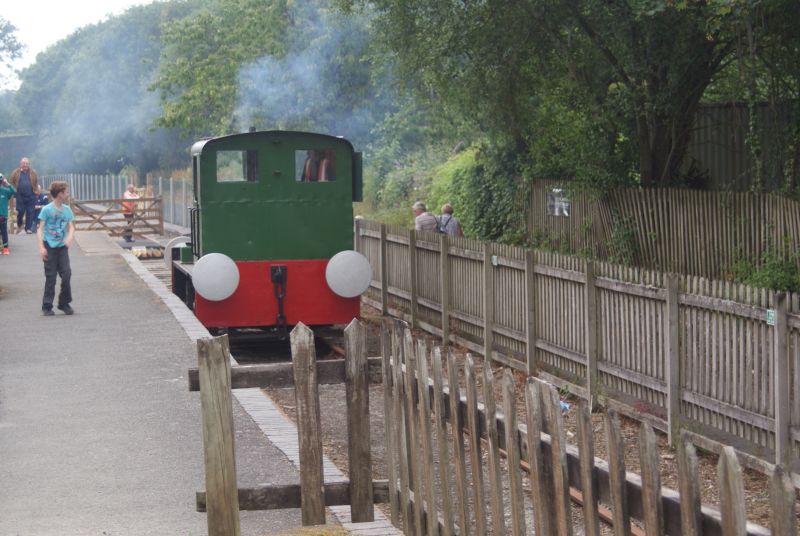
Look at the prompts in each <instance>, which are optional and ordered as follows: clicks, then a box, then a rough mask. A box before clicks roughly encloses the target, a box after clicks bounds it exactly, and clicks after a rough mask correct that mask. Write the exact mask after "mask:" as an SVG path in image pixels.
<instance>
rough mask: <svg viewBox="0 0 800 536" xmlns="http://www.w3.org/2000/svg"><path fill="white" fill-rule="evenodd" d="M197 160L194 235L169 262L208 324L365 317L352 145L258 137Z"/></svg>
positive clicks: (220, 146)
mask: <svg viewBox="0 0 800 536" xmlns="http://www.w3.org/2000/svg"><path fill="white" fill-rule="evenodd" d="M191 153H192V179H193V190H194V206H193V207H191V208H190V216H191V217H190V221H191V237H189V238H188V242H189V243H188V244H187V246H189V247H184V248H182V249H181V250H180V252H181V253H180V258H177V259H173V260H172V288H173V292H174V293H175V294H176V295H177V296H179V297H180V298H181V299H182V300H183V301H184V302H185V303H186V304H187V305H189V306H190V307H191V308H192V309H193V310H194V313H195V315H196V316H197V318H198V319H199V320H200V321H201V322H202V323H203V325H205V326H206V327H208V328H221V329H228V328H280V329H284V328H286V327H287V326H292V325H294V324H297V323H298V322H303V323H304V324H306V325H310V326H314V325H328V324H344V323H348V322H350V321H351V320H352V319H353V318H355V317H357V316H358V315H359V296H360V294H361V293H363V292H364V291H365V290H366V288H367V286H368V285H369V281H370V279H371V272H370V268H369V262H368V261H367V259H366V258H364V257H363V256H362V255H360V254H358V253H356V252H355V251H352V249H353V205H352V203H353V201H359V200H360V199H361V188H362V180H361V153H358V152H356V151H355V150H354V149H353V145H352V144H351V143H350V142H349V141H347V140H345V139H344V138H340V137H334V136H328V135H324V134H313V133H305V132H287V131H260V132H253V131H251V132H248V133H242V134H234V135H230V136H222V137H219V138H211V139H206V140H201V141H198V142H196V143H195V144H194V145H193V146H192V151H191ZM184 240H186V239H184Z"/></svg>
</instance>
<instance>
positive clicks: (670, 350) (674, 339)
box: [664, 273, 683, 447]
mask: <svg viewBox="0 0 800 536" xmlns="http://www.w3.org/2000/svg"><path fill="white" fill-rule="evenodd" d="M679 290H680V286H679V283H678V276H677V275H675V274H672V273H671V274H667V310H666V317H665V323H666V325H665V326H664V335H665V337H666V342H665V345H664V347H665V350H666V358H667V425H668V426H667V427H668V435H669V443H670V445H672V446H673V447H677V446H678V440H679V439H680V432H681V398H682V395H681V393H682V392H683V389H682V387H681V370H680V369H681V359H680V329H679V325H680V315H679V307H680V305H679V303H678V291H679Z"/></svg>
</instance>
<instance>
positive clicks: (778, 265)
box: [731, 248, 800, 292]
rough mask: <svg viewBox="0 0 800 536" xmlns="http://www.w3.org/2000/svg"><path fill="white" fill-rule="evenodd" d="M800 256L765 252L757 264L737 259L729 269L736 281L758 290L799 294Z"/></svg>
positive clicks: (788, 253)
mask: <svg viewBox="0 0 800 536" xmlns="http://www.w3.org/2000/svg"><path fill="white" fill-rule="evenodd" d="M799 263H800V255H798V254H797V253H790V252H789V251H788V250H786V248H784V251H782V252H781V251H775V250H771V251H768V252H766V253H765V254H764V255H763V256H762V257H761V259H760V260H759V261H758V262H757V263H753V261H752V260H750V259H744V258H743V259H739V260H738V261H736V262H735V263H734V265H733V266H732V267H731V272H732V273H733V276H734V278H735V279H736V280H737V281H741V282H743V283H746V284H748V285H751V286H754V287H758V288H768V289H773V290H783V291H788V292H800V268H799V267H798V266H800V264H799Z"/></svg>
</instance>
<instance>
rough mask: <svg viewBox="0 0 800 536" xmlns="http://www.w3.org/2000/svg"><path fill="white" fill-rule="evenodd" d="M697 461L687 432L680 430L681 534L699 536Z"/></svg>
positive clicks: (701, 531) (679, 486)
mask: <svg viewBox="0 0 800 536" xmlns="http://www.w3.org/2000/svg"><path fill="white" fill-rule="evenodd" d="M697 463H698V462H697V452H696V451H695V448H694V445H693V444H692V442H691V440H690V439H689V436H688V434H687V433H686V432H682V433H681V439H680V443H679V444H678V490H679V491H680V494H681V534H682V536H700V535H701V534H702V533H703V514H702V510H701V503H700V486H699V485H698V483H697Z"/></svg>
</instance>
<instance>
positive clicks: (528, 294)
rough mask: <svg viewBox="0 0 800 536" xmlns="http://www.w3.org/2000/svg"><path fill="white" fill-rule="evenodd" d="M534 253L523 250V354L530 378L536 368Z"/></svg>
mask: <svg viewBox="0 0 800 536" xmlns="http://www.w3.org/2000/svg"><path fill="white" fill-rule="evenodd" d="M535 255H536V253H535V252H534V251H533V250H532V249H528V250H525V308H526V314H527V318H526V319H525V352H526V362H527V367H528V375H529V376H532V375H533V374H534V373H535V372H536V369H537V367H538V363H537V362H536V320H537V318H536V271H535V270H536V257H535Z"/></svg>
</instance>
